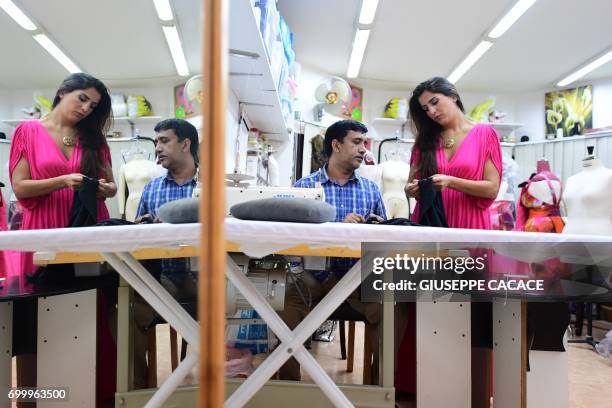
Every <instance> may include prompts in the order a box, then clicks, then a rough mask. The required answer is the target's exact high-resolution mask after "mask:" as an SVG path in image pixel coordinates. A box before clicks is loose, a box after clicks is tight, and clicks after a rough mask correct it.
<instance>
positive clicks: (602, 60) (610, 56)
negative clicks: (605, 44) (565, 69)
mask: <svg viewBox="0 0 612 408" xmlns="http://www.w3.org/2000/svg"><path fill="white" fill-rule="evenodd" d="M610 61H612V50H611V51H608V52H607V53H605V54H604V55H602V56H601V57H599V58H597V59H596V60H595V61H593V62H590V63H588V64H587V65H585V66H584V67H582V68H580V69H579V70H578V71H576V72H574V73H573V74H570V75H568V76H567V77H565V78H563V79H562V80H561V81H559V82H558V83H557V86H566V85H569V84H571V83H572V82H574V81H577V80H578V79H580V78H582V77H583V76H585V75H586V74H588V73H589V72H591V71H594V70H595V69H597V68H599V67H601V66H602V65H604V64H606V63H608V62H610Z"/></svg>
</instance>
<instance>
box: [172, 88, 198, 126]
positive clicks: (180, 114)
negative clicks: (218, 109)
mask: <svg viewBox="0 0 612 408" xmlns="http://www.w3.org/2000/svg"><path fill="white" fill-rule="evenodd" d="M194 115H195V108H194V106H192V104H190V103H189V101H188V100H187V98H185V84H181V85H177V86H175V87H174V117H175V118H179V119H185V118H189V117H191V116H194Z"/></svg>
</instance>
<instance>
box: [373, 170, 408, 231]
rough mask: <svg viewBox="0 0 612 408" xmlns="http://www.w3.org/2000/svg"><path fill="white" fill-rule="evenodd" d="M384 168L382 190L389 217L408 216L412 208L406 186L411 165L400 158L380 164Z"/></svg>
mask: <svg viewBox="0 0 612 408" xmlns="http://www.w3.org/2000/svg"><path fill="white" fill-rule="evenodd" d="M380 167H381V168H382V185H381V187H382V188H381V192H382V198H383V202H384V203H385V209H386V211H387V218H388V219H391V218H408V217H410V209H409V207H408V199H407V198H406V193H405V192H404V186H405V185H406V182H407V181H408V176H409V175H410V165H409V164H408V163H405V162H403V161H400V160H389V161H386V162H383V163H381V164H380Z"/></svg>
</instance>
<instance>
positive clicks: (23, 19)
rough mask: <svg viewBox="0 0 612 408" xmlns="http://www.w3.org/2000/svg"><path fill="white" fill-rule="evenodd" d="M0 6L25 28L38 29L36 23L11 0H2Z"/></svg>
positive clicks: (29, 29)
mask: <svg viewBox="0 0 612 408" xmlns="http://www.w3.org/2000/svg"><path fill="white" fill-rule="evenodd" d="M0 8H1V9H2V10H4V11H5V12H6V14H8V15H9V16H10V17H11V18H12V19H13V20H15V22H16V23H17V24H19V25H20V26H21V28H23V29H24V30H28V31H34V30H36V24H34V23H33V22H32V20H30V19H29V18H28V16H26V15H25V13H24V12H23V11H21V9H20V8H19V7H17V6H16V5H15V3H13V2H12V1H11V0H0Z"/></svg>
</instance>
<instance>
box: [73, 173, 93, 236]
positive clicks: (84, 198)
mask: <svg viewBox="0 0 612 408" xmlns="http://www.w3.org/2000/svg"><path fill="white" fill-rule="evenodd" d="M98 184H99V182H98V180H96V179H92V178H90V177H87V176H84V177H83V182H82V184H81V188H79V190H78V191H77V192H76V193H74V199H73V200H72V210H70V221H69V222H68V226H69V227H89V226H92V225H96V223H97V222H98V199H97V197H96V193H97V192H98Z"/></svg>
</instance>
